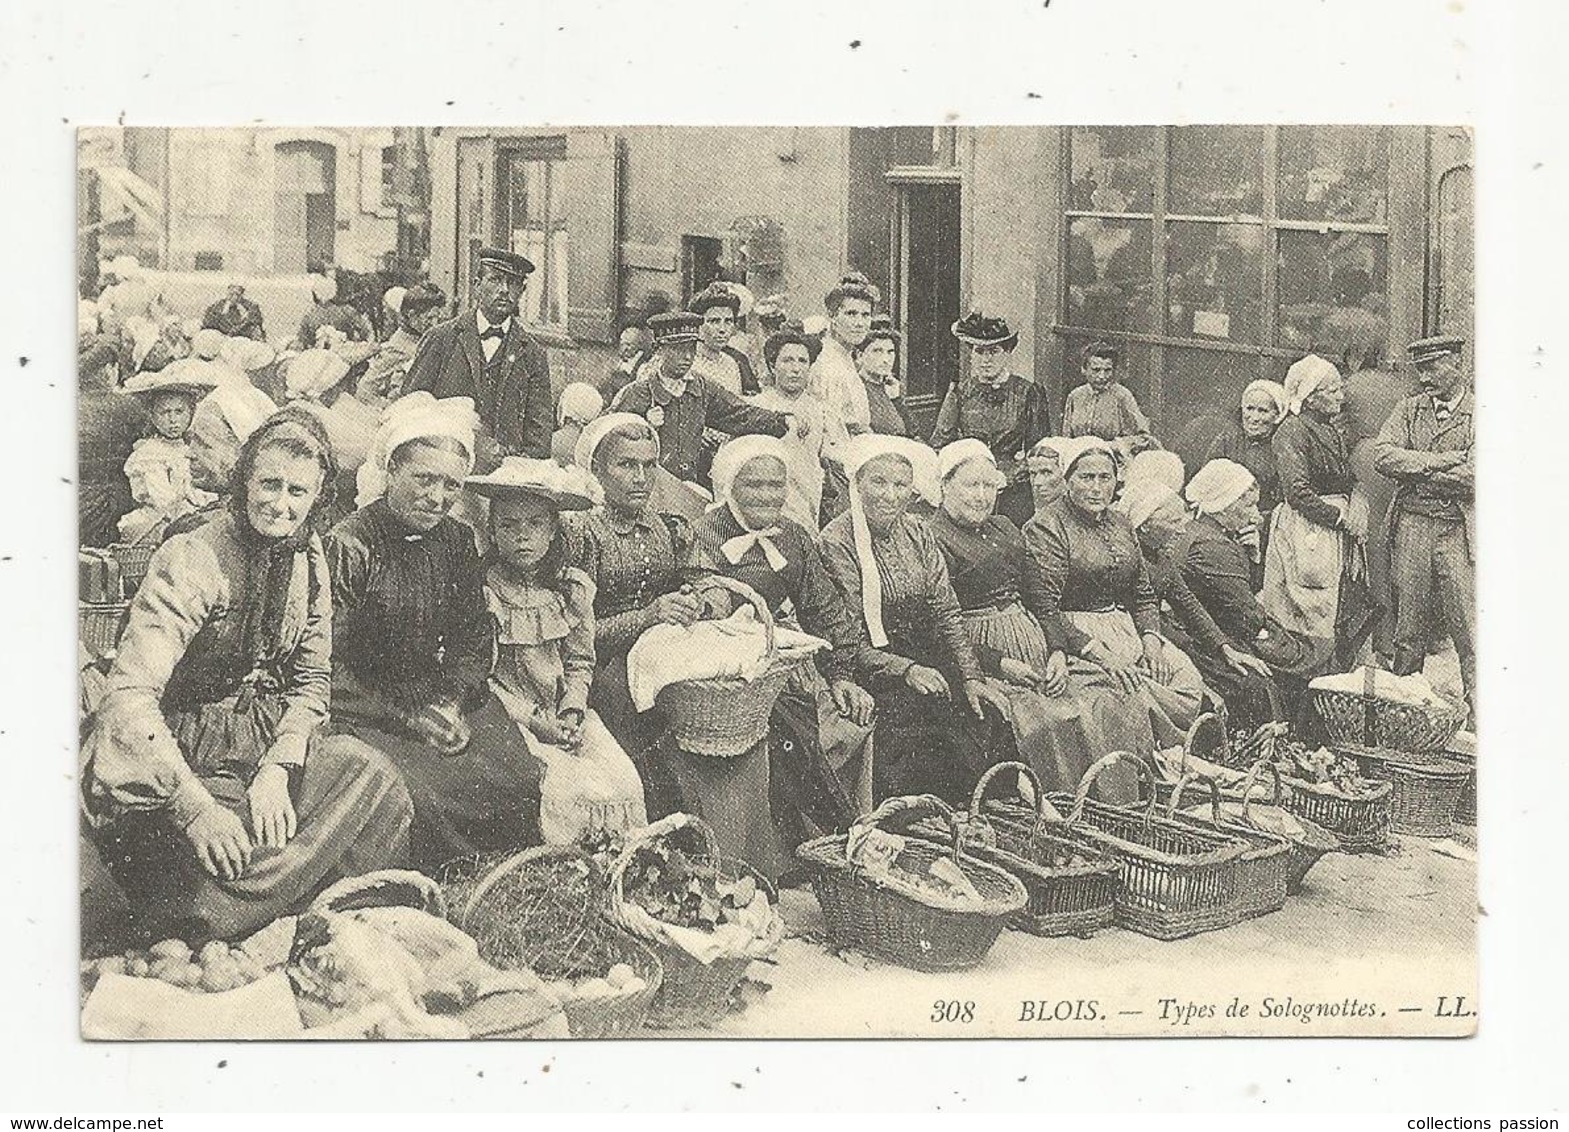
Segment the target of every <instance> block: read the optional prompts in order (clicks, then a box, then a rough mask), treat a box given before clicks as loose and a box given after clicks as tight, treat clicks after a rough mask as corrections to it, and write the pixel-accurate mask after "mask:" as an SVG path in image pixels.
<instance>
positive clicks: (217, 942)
mask: <svg viewBox="0 0 1569 1132" xmlns="http://www.w3.org/2000/svg"><path fill="white" fill-rule="evenodd" d="M220 960H221V961H223V962H228V961H229V945H228V944H227V943H224V942H223V940H221V939H214V940H209V941H208V942H207V943H204V944H202V949H201V950H200V951H198V952H197V953H196V961H197V962H198V963H200V964H201V965H202V966H203V967H208V966H211V965H212V964H213V963H215V962H218V961H220Z"/></svg>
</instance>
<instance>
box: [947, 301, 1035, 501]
mask: <svg viewBox="0 0 1569 1132" xmlns="http://www.w3.org/2000/svg"><path fill="white" fill-rule="evenodd" d="M951 330H952V333H953V336H954V337H955V338H957V339H958V340H959V341H960V342H962V343H963V344H964V345H965V346H966V347H968V348H969V353H970V372H969V376H968V377H967V378H965V379H961V380H959V381H955V382H954V383H953V384H951V385H950V386H949V387H948V393H947V395H946V396H944V397H943V402H942V408H941V409H939V410H938V413H937V424H936V427H935V428H934V429H933V430H932V446H933V447H934V448H942V447H943V446H945V445H947V444H951V443H953V442H954V441H955V440H959V439H975V440H980V441H982V442H984V443H985V444H986V446H987V447H988V448H989V449H991V453H992V456H993V457H994V458H995V460H996V463H997V467H998V468H999V469H1000V470H1001V471H1002V473H1003V475H1004V476H1006V477H1007V484H1006V485H1005V486H1004V487H1003V490H1002V494H1001V495H1000V496H999V497H998V501H997V510H998V511H999V512H1000V513H1001V514H1002V515H1004V516H1006V517H1007V518H1009V519H1011V520H1012V521H1013V522H1015V523H1024V522H1027V521H1028V520H1029V518H1030V515H1031V514H1032V512H1033V510H1034V508H1033V506H1032V503H1031V496H1030V484H1029V469H1028V466H1027V465H1026V463H1025V459H1024V454H1025V453H1026V452H1027V451H1028V450H1029V449H1030V447H1031V446H1032V445H1034V444H1035V442H1036V441H1038V440H1040V439H1041V437H1043V436H1046V435H1047V434H1048V433H1050V432H1051V421H1050V414H1049V412H1048V410H1047V407H1046V396H1045V394H1044V393H1043V392H1042V390H1041V387H1040V386H1038V385H1036V384H1035V382H1033V381H1031V380H1029V379H1028V378H1025V377H1021V376H1019V375H1018V374H1017V373H1014V372H1013V371H1012V370H1011V369H1010V368H1009V366H1010V364H1011V363H1012V359H1013V351H1014V348H1015V347H1017V346H1018V344H1019V335H1018V332H1017V331H1015V330H1013V329H1012V328H1010V327H1009V325H1008V324H1007V322H1005V321H1004V320H1002V319H1000V318H988V317H987V316H985V315H984V314H981V313H980V312H979V311H975V312H972V313H971V314H970V315H969V316H967V317H965V318H962V319H960V320H959V321H958V322H956V323H954V324H953V326H952V328H951Z"/></svg>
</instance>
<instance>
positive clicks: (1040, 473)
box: [1021, 436, 1079, 527]
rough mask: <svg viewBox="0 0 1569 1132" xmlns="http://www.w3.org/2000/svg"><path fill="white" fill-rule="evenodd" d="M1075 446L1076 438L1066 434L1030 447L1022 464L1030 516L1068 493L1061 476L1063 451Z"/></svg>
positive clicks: (1070, 450) (1040, 441) (1068, 451)
mask: <svg viewBox="0 0 1569 1132" xmlns="http://www.w3.org/2000/svg"><path fill="white" fill-rule="evenodd" d="M1078 445H1079V442H1078V441H1077V440H1070V439H1068V438H1067V437H1066V436H1047V437H1043V438H1042V439H1040V440H1037V441H1036V442H1035V444H1034V445H1032V446H1031V448H1030V451H1029V454H1028V455H1027V456H1026V457H1025V467H1026V469H1027V470H1028V472H1029V477H1030V506H1031V508H1032V510H1031V513H1030V516H1031V518H1034V517H1035V516H1036V515H1039V514H1040V513H1041V512H1042V511H1044V510H1046V508H1048V507H1050V506H1051V505H1052V504H1053V503H1056V502H1057V500H1059V499H1061V498H1062V497H1063V495H1064V494H1065V493H1066V492H1067V490H1068V485H1067V484H1066V483H1064V482H1063V478H1062V462H1063V454H1064V453H1070V454H1071V453H1073V452H1077V451H1078ZM1026 522H1028V520H1026ZM1021 527H1022V524H1021Z"/></svg>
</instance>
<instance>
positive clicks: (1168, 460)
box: [1127, 448, 1187, 491]
mask: <svg viewBox="0 0 1569 1132" xmlns="http://www.w3.org/2000/svg"><path fill="white" fill-rule="evenodd" d="M1186 478H1187V469H1185V468H1184V467H1183V466H1182V457H1181V456H1178V455H1177V454H1176V453H1175V452H1167V451H1166V450H1165V449H1162V448H1151V449H1150V450H1149V451H1147V452H1140V453H1139V454H1138V455H1137V456H1135V457H1133V459H1131V460H1129V461H1128V475H1127V483H1128V485H1129V486H1130V487H1131V486H1132V485H1133V484H1135V483H1137V482H1138V481H1140V480H1155V481H1156V482H1158V483H1163V484H1165V485H1166V486H1167V487H1169V488H1171V490H1172V491H1181V490H1182V481H1183V480H1185V479H1186Z"/></svg>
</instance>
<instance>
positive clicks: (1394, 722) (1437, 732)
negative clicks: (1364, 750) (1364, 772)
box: [1308, 665, 1466, 753]
mask: <svg viewBox="0 0 1569 1132" xmlns="http://www.w3.org/2000/svg"><path fill="white" fill-rule="evenodd" d="M1308 690H1309V691H1310V692H1311V693H1312V696H1313V706H1314V708H1315V709H1316V710H1317V712H1318V715H1319V718H1320V719H1322V720H1323V722H1324V731H1325V732H1326V733H1327V734H1328V736H1329V739H1330V742H1332V743H1334V744H1335V745H1337V746H1352V745H1355V746H1364V747H1375V748H1383V749H1387V750H1393V751H1409V752H1413V753H1421V752H1424V751H1441V750H1443V749H1444V748H1445V747H1446V746H1448V744H1449V741H1450V740H1451V739H1453V738H1454V737H1455V733H1456V732H1457V731H1459V730H1460V728H1461V726H1462V725H1463V724H1464V723H1465V718H1466V713H1465V709H1464V708H1461V707H1458V706H1456V705H1455V704H1451V703H1449V702H1448V701H1447V700H1444V699H1443V698H1441V697H1439V696H1438V695H1436V694H1434V692H1433V689H1432V688H1431V687H1430V686H1429V685H1428V683H1427V681H1426V680H1425V679H1424V678H1423V677H1422V676H1421V675H1420V674H1414V675H1411V676H1395V675H1394V674H1392V673H1389V672H1384V671H1382V670H1380V669H1376V668H1374V667H1373V666H1371V665H1366V666H1364V667H1363V668H1362V670H1361V671H1360V672H1347V673H1343V674H1341V675H1338V676H1321V677H1319V678H1318V679H1317V680H1314V681H1313V682H1312V683H1311V684H1309V685H1308Z"/></svg>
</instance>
